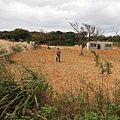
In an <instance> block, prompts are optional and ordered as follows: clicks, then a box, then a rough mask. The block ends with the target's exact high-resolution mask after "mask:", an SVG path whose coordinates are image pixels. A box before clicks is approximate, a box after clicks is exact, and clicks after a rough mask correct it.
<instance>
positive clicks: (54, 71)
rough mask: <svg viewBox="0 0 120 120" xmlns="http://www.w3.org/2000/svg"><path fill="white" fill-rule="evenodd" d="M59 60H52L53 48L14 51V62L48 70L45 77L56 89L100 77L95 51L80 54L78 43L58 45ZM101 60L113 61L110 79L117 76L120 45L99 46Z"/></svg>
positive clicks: (70, 87) (119, 61)
mask: <svg viewBox="0 0 120 120" xmlns="http://www.w3.org/2000/svg"><path fill="white" fill-rule="evenodd" d="M60 48H61V51H62V53H61V62H60V63H59V62H56V61H55V52H56V48H54V47H53V48H51V49H47V48H46V47H42V48H40V49H38V50H30V51H27V52H21V53H17V54H16V55H14V61H16V64H24V65H28V66H31V67H33V68H38V67H39V66H41V69H42V71H43V72H46V73H47V76H48V81H49V83H50V84H52V85H53V88H54V89H55V90H56V91H59V92H64V91H66V90H71V91H75V88H80V85H81V84H80V80H81V79H84V80H86V81H92V82H93V83H94V84H96V82H98V81H100V79H101V78H100V74H99V70H98V68H97V67H95V61H94V55H93V53H91V51H89V50H86V49H85V50H84V56H79V49H80V48H79V47H60ZM96 52H97V53H99V54H100V59H101V60H103V61H104V60H106V61H109V62H112V65H113V66H114V67H113V68H112V72H113V74H112V75H111V76H110V78H109V79H108V81H109V82H111V81H114V80H115V79H116V78H120V76H119V74H120V64H119V63H120V49H118V48H116V47H115V48H114V49H113V50H99V51H96Z"/></svg>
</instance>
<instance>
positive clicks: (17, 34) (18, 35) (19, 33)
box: [12, 28, 31, 42]
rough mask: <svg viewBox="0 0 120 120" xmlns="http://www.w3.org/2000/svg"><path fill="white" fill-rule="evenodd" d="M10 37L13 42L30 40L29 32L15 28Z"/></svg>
mask: <svg viewBox="0 0 120 120" xmlns="http://www.w3.org/2000/svg"><path fill="white" fill-rule="evenodd" d="M12 36H13V38H14V39H15V41H17V42H18V41H20V40H25V39H28V38H30V36H31V35H30V32H29V31H28V30H24V29H21V28H17V29H15V30H14V31H13V32H12Z"/></svg>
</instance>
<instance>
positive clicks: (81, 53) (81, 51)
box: [79, 46, 84, 55]
mask: <svg viewBox="0 0 120 120" xmlns="http://www.w3.org/2000/svg"><path fill="white" fill-rule="evenodd" d="M81 47H82V48H81V50H80V53H79V55H83V49H84V47H83V46H81Z"/></svg>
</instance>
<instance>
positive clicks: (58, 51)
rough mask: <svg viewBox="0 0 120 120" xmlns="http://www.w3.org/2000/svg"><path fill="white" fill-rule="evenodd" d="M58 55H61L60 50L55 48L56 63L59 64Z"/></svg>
mask: <svg viewBox="0 0 120 120" xmlns="http://www.w3.org/2000/svg"><path fill="white" fill-rule="evenodd" d="M60 54H61V50H60V48H57V51H56V62H57V61H58V62H60Z"/></svg>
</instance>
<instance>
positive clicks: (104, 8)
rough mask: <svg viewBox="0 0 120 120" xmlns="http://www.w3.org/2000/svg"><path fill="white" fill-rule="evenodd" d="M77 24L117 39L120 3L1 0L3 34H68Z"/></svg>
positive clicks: (107, 0)
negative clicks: (18, 29)
mask: <svg viewBox="0 0 120 120" xmlns="http://www.w3.org/2000/svg"><path fill="white" fill-rule="evenodd" d="M75 21H76V22H78V23H79V26H81V23H87V24H90V25H95V26H96V27H99V28H100V29H102V31H103V32H104V35H114V34H115V32H114V31H116V29H117V30H118V29H120V0H0V31H4V30H7V31H9V30H10V31H12V30H14V29H16V28H22V29H26V30H29V31H40V30H41V29H42V30H43V31H47V32H49V31H57V30H60V31H63V32H66V31H73V28H72V27H71V26H70V24H69V22H75ZM119 32H120V31H119ZM119 34H120V33H119Z"/></svg>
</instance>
